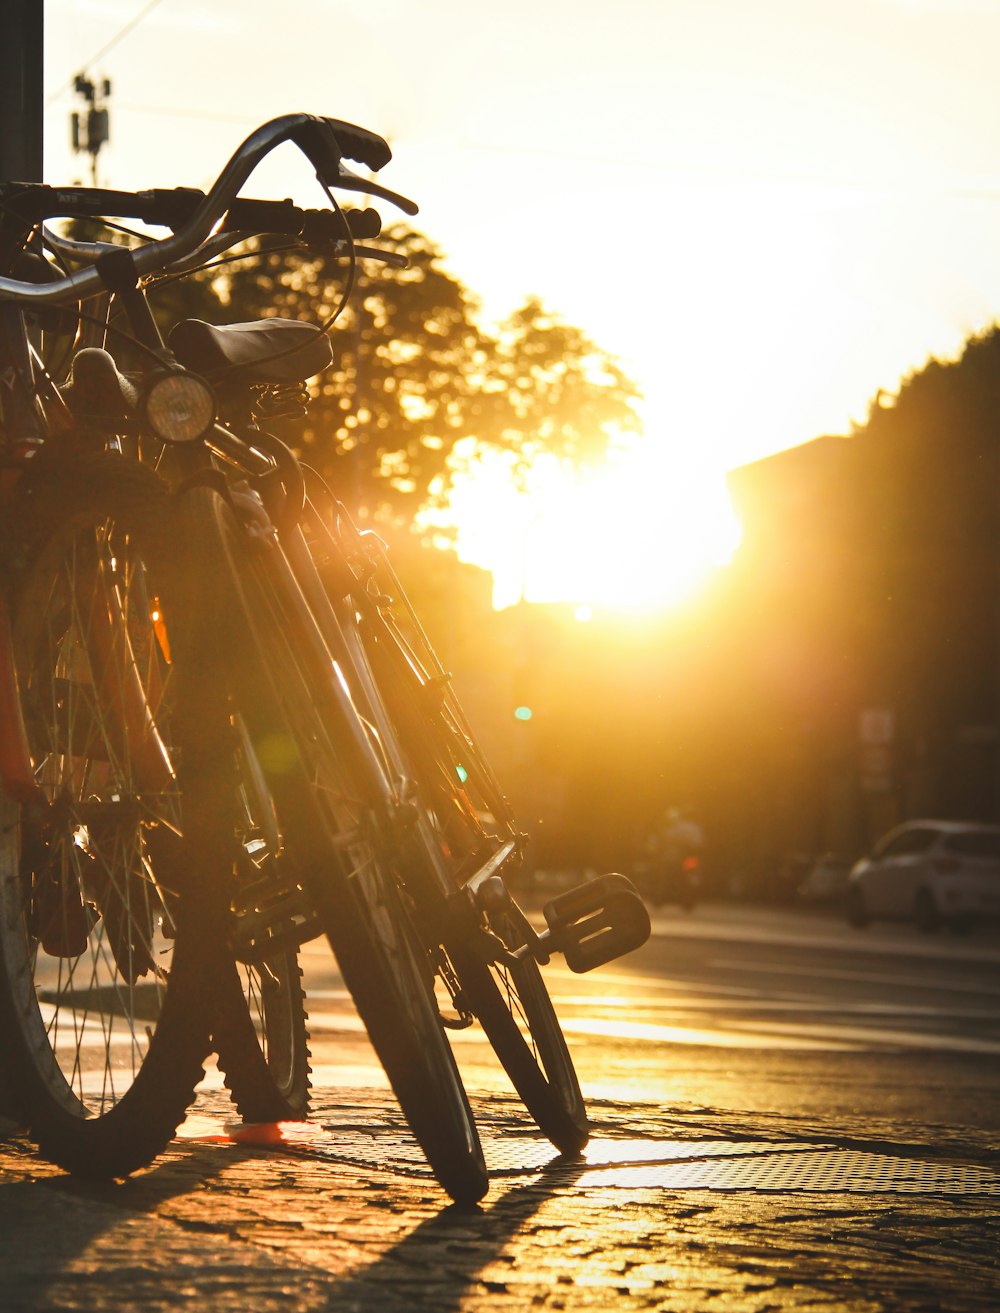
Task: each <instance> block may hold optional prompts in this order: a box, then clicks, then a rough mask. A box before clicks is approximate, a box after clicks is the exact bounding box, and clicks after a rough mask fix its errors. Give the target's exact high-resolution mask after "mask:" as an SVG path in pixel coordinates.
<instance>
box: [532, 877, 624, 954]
mask: <svg viewBox="0 0 1000 1313" xmlns="http://www.w3.org/2000/svg"><path fill="white" fill-rule="evenodd" d="M542 912H543V914H544V916H545V920H546V922H547V923H548V926H549V934H550V936H551V943H552V946H553V948H555V949H557V950H558V951H559V952H560V953H562V954H563V955H564V957H565V958H566V965H567V966H568V967H569V969H570V970H571V971H575V972H577V973H578V974H580V973H583V972H584V971H592V970H593V969H594V967H599V966H603V965H604V963H605V962H612V961H614V959H615V958H616V957H621V956H622V954H623V953H631V951H632V950H633V949H634V948H639V947H641V946H642V945H643V944H644V943H645V942H646V940H647V939H648V938H649V932H650V924H649V913H648V912H647V911H646V907H645V904H644V903H643V901H642V899H641V898H640V897H639V895H638V893H637V892H636V887H635V885H634V884H633V883H632V881H631V880H629V879H628V878H627V877H626V876H624V875H616V874H611V875H600V876H598V877H597V878H596V879H594V880H588V881H587V883H586V884H582V885H579V886H578V887H577V888H576V889H570V890H569V892H568V893H565V894H560V895H559V897H558V898H553V899H552V901H551V902H548V903H546V904H545V906H544V908H543V909H542Z"/></svg>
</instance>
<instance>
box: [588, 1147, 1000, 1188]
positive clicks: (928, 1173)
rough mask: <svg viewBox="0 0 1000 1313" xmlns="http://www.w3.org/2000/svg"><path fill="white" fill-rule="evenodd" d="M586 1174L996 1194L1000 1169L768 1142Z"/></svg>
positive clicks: (654, 1180)
mask: <svg viewBox="0 0 1000 1313" xmlns="http://www.w3.org/2000/svg"><path fill="white" fill-rule="evenodd" d="M586 1182H587V1184H588V1185H591V1186H624V1187H626V1188H628V1189H633V1190H641V1189H662V1190H757V1191H763V1192H776V1193H791V1194H801V1193H810V1194H959V1195H994V1196H995V1195H1000V1175H997V1173H996V1172H992V1171H989V1170H988V1169H987V1168H983V1167H971V1166H963V1165H961V1164H953V1163H937V1162H923V1161H919V1160H915V1159H912V1158H893V1157H890V1156H888V1155H886V1154H879V1153H865V1152H863V1151H861V1150H856V1149H819V1150H817V1149H814V1148H813V1147H812V1146H810V1147H808V1148H806V1147H804V1146H802V1147H798V1148H796V1149H794V1150H792V1151H789V1150H788V1149H787V1148H776V1149H773V1151H772V1152H770V1153H757V1154H753V1155H747V1156H742V1157H732V1158H698V1159H693V1160H690V1161H688V1162H683V1163H677V1162H674V1163H662V1162H661V1163H649V1164H646V1165H643V1166H628V1167H624V1168H623V1167H614V1168H599V1169H598V1170H596V1171H593V1172H587V1174H586Z"/></svg>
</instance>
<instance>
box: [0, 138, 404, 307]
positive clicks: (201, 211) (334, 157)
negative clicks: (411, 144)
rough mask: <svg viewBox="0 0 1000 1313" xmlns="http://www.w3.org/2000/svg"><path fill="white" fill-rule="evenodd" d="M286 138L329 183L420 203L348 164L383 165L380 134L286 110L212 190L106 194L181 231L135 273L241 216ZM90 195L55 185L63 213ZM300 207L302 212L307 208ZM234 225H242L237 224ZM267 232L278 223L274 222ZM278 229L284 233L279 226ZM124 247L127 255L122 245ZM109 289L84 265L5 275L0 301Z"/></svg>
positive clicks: (135, 264) (179, 254) (169, 261)
mask: <svg viewBox="0 0 1000 1313" xmlns="http://www.w3.org/2000/svg"><path fill="white" fill-rule="evenodd" d="M285 141H291V142H293V143H294V144H295V145H296V146H298V148H299V150H301V151H302V153H303V154H304V155H305V156H306V158H307V159H308V160H309V162H310V163H311V164H312V165H313V167H314V168H315V170H316V174H317V176H318V178H319V179H320V181H321V182H322V183H323V184H324V185H325V186H327V187H344V188H347V189H348V190H353V191H361V192H365V193H367V194H369V195H373V196H379V197H381V198H382V199H384V200H388V201H390V202H391V203H392V204H394V205H397V206H398V207H399V208H400V209H402V210H403V211H404V212H405V213H407V214H416V212H417V207H416V205H415V204H414V203H413V202H412V201H409V200H407V199H406V197H405V196H398V195H397V194H396V193H394V192H390V191H388V190H387V189H386V188H384V187H381V186H379V185H378V184H377V183H374V182H369V181H368V180H367V179H364V178H360V177H358V176H357V175H356V174H354V173H352V172H351V171H350V170H349V169H347V168H346V167H345V166H344V164H343V159H344V157H345V156H346V158H348V159H350V160H355V161H357V162H359V163H362V164H365V165H367V166H368V167H369V168H371V169H378V168H381V167H382V165H383V164H385V163H387V162H388V160H389V159H390V158H391V151H390V150H389V146H388V145H387V143H386V142H385V141H383V140H382V138H381V137H378V136H376V134H375V133H373V132H368V131H367V130H366V129H364V128H358V127H355V126H354V125H353V124H350V123H343V122H341V121H340V120H338V119H329V118H321V117H319V116H318V115H314V114H286V115H284V116H282V117H281V118H277V119H271V120H270V122H268V123H265V124H263V125H262V126H261V127H259V128H257V129H256V131H255V132H252V133H251V134H250V136H249V137H247V138H246V140H245V141H244V142H243V143H242V145H240V146H239V147H238V148H237V150H236V151H235V152H234V153H233V155H232V156H231V157H230V159H229V161H228V162H227V163H226V165H225V166H224V167H223V169H222V172H221V173H220V174H219V176H218V177H217V178H216V180H215V182H214V183H213V184H212V186H211V187H210V188H209V190H208V192H207V193H201V192H193V191H191V190H189V189H185V188H178V189H175V190H174V191H172V192H171V191H165V192H157V191H152V192H147V193H129V192H110V193H105V194H104V196H105V198H106V199H108V200H112V199H116V200H117V201H118V202H121V203H122V206H123V209H122V211H120V212H121V213H123V214H129V215H130V216H131V217H135V218H139V219H144V220H145V221H146V222H148V223H154V224H157V223H164V224H165V225H166V226H168V227H174V229H175V230H174V232H173V233H172V235H171V236H170V237H163V238H159V239H155V238H154V239H152V240H151V241H149V242H147V243H146V244H145V245H144V246H140V247H137V248H136V249H135V250H134V251H131V252H129V256H130V259H131V262H132V268H133V269H134V271H135V273H136V276H137V277H141V276H142V275H144V274H149V273H155V272H160V271H162V270H165V269H167V268H168V267H169V266H171V265H173V264H175V263H177V262H179V261H182V260H184V259H186V258H187V257H188V256H189V255H191V254H192V253H193V252H194V251H196V250H197V249H198V248H199V247H200V246H202V245H203V244H204V243H205V242H207V241H208V240H209V238H211V237H212V235H213V234H214V233H215V231H216V230H217V228H218V225H219V224H220V223H221V222H223V220H225V219H226V218H227V215H229V213H230V211H231V210H234V209H235V210H236V215H235V216H234V218H238V217H239V211H238V206H239V204H240V202H239V201H238V199H237V198H238V193H239V190H240V188H241V187H242V186H243V185H244V183H245V182H246V181H247V179H248V178H249V176H250V174H251V173H252V172H253V171H254V169H255V168H256V167H257V165H258V164H260V162H261V161H262V160H263V159H264V158H265V156H267V155H269V154H270V152H271V151H272V150H274V149H275V148H276V147H277V146H280V145H281V144H282V143H283V142H285ZM86 195H95V197H96V193H94V192H91V191H90V189H85V188H79V189H72V188H70V189H62V190H60V189H55V190H54V191H52V192H51V196H52V198H53V201H54V202H56V203H58V204H60V205H61V206H62V208H63V211H64V212H65V209H66V208H67V207H66V205H65V203H64V202H65V199H66V198H67V197H69V198H70V199H82V197H83V196H86ZM137 199H139V200H140V201H141V204H142V208H143V213H140V214H135V213H134V208H135V206H136V201H137ZM185 202H186V204H185ZM178 203H180V207H181V208H184V209H186V210H187V214H186V216H185V217H184V218H183V219H181V220H180V223H179V226H178ZM192 204H193V210H192V209H191V206H192ZM242 204H243V206H244V214H246V213H247V210H246V207H248V206H254V205H256V206H266V207H268V214H269V215H271V216H272V219H271V220H269V224H270V222H272V221H273V219H274V218H276V217H279V216H288V217H290V216H291V211H294V210H296V209H297V207H294V206H292V204H291V202H290V201H257V202H251V201H244V202H242ZM130 206H131V207H132V208H131V209H130V208H129V207H130ZM167 210H171V211H172V213H171V215H170V217H169V218H168V217H165V216H166V212H167ZM78 212H79V211H78ZM114 212H115V209H114V208H113V207H112V208H110V209H108V208H104V213H105V214H107V213H114ZM298 213H299V215H301V214H302V213H303V211H298ZM262 214H263V212H262V211H260V210H258V211H257V215H258V217H262ZM38 217H41V216H38ZM94 217H100V211H96V210H95V211H94ZM232 226H233V227H236V224H235V223H234V224H232ZM265 230H266V231H274V230H275V229H274V228H271V227H269V226H268V227H266V228H265ZM277 230H278V231H284V229H280V228H279V229H277ZM296 231H298V230H296ZM122 249H123V253H124V248H122ZM105 290H107V285H106V283H105V281H104V278H103V275H102V272H101V270H100V269H99V268H96V267H89V268H85V269H79V270H77V271H76V272H75V273H71V274H66V275H65V276H63V277H61V278H55V279H53V280H52V281H51V282H45V283H29V282H24V281H22V280H21V279H18V278H7V277H3V276H0V300H16V301H22V302H25V303H28V304H53V305H62V304H64V303H65V302H68V301H77V300H84V299H86V298H87V297H90V296H94V295H97V294H98V293H100V292H103V291H105Z"/></svg>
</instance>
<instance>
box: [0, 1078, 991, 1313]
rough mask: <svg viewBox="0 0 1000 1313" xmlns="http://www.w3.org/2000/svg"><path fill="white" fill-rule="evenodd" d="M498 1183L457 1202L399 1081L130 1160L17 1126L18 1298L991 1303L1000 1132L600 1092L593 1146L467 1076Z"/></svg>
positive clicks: (269, 1305)
mask: <svg viewBox="0 0 1000 1313" xmlns="http://www.w3.org/2000/svg"><path fill="white" fill-rule="evenodd" d="M473 1102H474V1106H475V1110H476V1113H477V1116H478V1117H479V1120H480V1126H481V1131H482V1136H483V1142H484V1148H485V1151H486V1155H487V1160H488V1162H489V1165H490V1167H491V1175H492V1180H493V1184H492V1187H491V1190H490V1193H489V1195H488V1196H487V1198H486V1199H485V1200H484V1202H483V1205H482V1206H481V1207H479V1208H477V1209H474V1210H471V1211H462V1210H459V1209H457V1208H454V1207H449V1206H447V1201H446V1199H445V1197H444V1196H443V1194H442V1193H441V1192H440V1190H439V1189H438V1188H437V1186H436V1185H435V1183H434V1181H433V1179H432V1178H431V1177H430V1176H429V1173H428V1172H427V1170H426V1167H425V1166H424V1165H423V1163H422V1160H421V1158H420V1156H419V1154H418V1153H417V1152H416V1151H415V1148H414V1146H413V1144H412V1142H411V1141H410V1139H409V1136H408V1134H407V1132H406V1129H405V1126H404V1125H403V1124H402V1122H401V1119H400V1117H399V1114H398V1111H397V1110H396V1108H395V1105H394V1104H393V1103H392V1101H391V1099H390V1098H389V1097H388V1095H387V1094H385V1093H384V1092H382V1091H380V1090H370V1089H363V1090H351V1091H339V1092H333V1091H330V1090H322V1091H319V1092H317V1095H316V1098H315V1112H314V1121H313V1122H312V1123H310V1124H309V1125H308V1126H305V1127H299V1128H288V1129H287V1132H286V1139H285V1142H284V1143H283V1144H282V1145H280V1146H278V1147H274V1148H270V1149H267V1148H256V1147H253V1146H250V1145H241V1144H235V1143H233V1142H232V1141H231V1140H228V1139H227V1138H225V1136H224V1123H225V1119H226V1117H227V1116H228V1110H227V1109H228V1104H227V1103H226V1101H225V1099H224V1097H223V1095H222V1094H221V1093H218V1092H214V1091H208V1092H206V1093H203V1094H202V1095H201V1096H200V1097H199V1102H198V1105H197V1106H196V1109H195V1114H194V1115H193V1116H192V1118H190V1119H189V1121H188V1123H187V1124H186V1126H185V1128H184V1133H183V1137H182V1138H179V1139H178V1140H177V1141H175V1142H174V1144H173V1145H172V1146H171V1148H170V1150H169V1151H168V1152H167V1153H166V1154H165V1155H164V1156H163V1158H162V1159H160V1160H159V1162H158V1163H156V1164H155V1165H154V1166H153V1167H152V1168H151V1169H149V1170H148V1171H146V1172H144V1173H141V1174H140V1175H138V1176H136V1177H133V1178H132V1179H131V1180H130V1181H128V1182H125V1183H121V1184H92V1183H83V1182H77V1181H73V1180H70V1179H69V1178H67V1177H66V1176H64V1175H63V1174H61V1173H60V1172H58V1171H57V1170H55V1169H53V1168H51V1167H49V1166H48V1165H46V1164H44V1163H42V1162H40V1161H39V1160H38V1159H37V1158H35V1157H34V1156H33V1154H32V1153H31V1151H30V1149H29V1147H28V1146H26V1145H25V1144H23V1143H22V1142H19V1141H17V1140H9V1141H6V1142H2V1143H0V1271H2V1273H3V1287H2V1294H0V1309H2V1310H3V1311H4V1313H22V1310H23V1311H24V1313H28V1310H48V1309H60V1310H62V1309H81V1310H83V1309H87V1310H90V1309H93V1310H97V1309H101V1310H103V1309H109V1310H110V1309H114V1310H115V1311H116V1313H123V1311H125V1310H140V1309H141V1310H161V1309H162V1310H167V1309H170V1310H173V1309H177V1308H179V1307H181V1306H182V1305H183V1306H197V1307H201V1308H204V1309H209V1310H215V1309H233V1310H240V1311H241V1313H258V1311H259V1313H264V1311H265V1310H267V1311H268V1313H270V1310H284V1309H288V1310H296V1311H298V1310H303V1311H305V1310H320V1309H323V1310H333V1311H338V1313H339V1311H340V1310H345V1311H346V1310H355V1309H356V1310H365V1313H368V1311H369V1310H373V1311H378V1313H381V1311H382V1310H392V1311H393V1313H395V1311H396V1310H398V1311H399V1313H403V1310H412V1309H428V1310H435V1311H436V1313H451V1311H456V1313H457V1311H458V1310H468V1311H470V1313H471V1311H476V1313H478V1311H479V1310H484V1311H485V1310H487V1309H489V1310H491V1313H498V1311H500V1310H510V1313H515V1311H516V1313H523V1311H524V1310H528V1309H553V1310H557V1309H558V1310H608V1309H612V1308H613V1309H614V1310H616V1313H618V1311H620V1313H631V1311H632V1310H649V1309H657V1310H671V1311H673V1310H676V1311H677V1313H690V1311H691V1310H714V1309H718V1310H725V1313H751V1311H752V1313H765V1311H766V1310H779V1309H781V1310H783V1309H796V1310H798V1309H809V1310H830V1311H831V1313H832V1311H833V1310H837V1313H875V1311H876V1310H886V1311H887V1313H888V1311H889V1310H891V1311H892V1313H910V1311H912V1313H917V1310H923V1311H928V1310H952V1309H953V1310H955V1311H956V1313H959V1310H961V1311H962V1313H968V1311H969V1310H974V1311H975V1310H983V1313H986V1311H987V1310H989V1311H990V1313H993V1310H995V1309H996V1308H997V1306H998V1291H1000V1265H998V1254H1000V1208H998V1202H1000V1136H992V1135H990V1134H987V1133H985V1132H968V1133H965V1134H962V1133H959V1132H953V1133H951V1134H950V1135H946V1134H945V1133H944V1131H943V1128H941V1127H919V1126H916V1127H915V1126H913V1125H912V1124H909V1125H907V1127H906V1134H905V1136H900V1135H899V1134H898V1130H896V1129H895V1128H894V1127H893V1125H892V1124H888V1123H887V1124H885V1125H873V1124H871V1123H866V1124H855V1125H850V1124H847V1125H844V1124H841V1125H839V1126H837V1127H833V1126H816V1125H812V1126H809V1127H806V1126H804V1125H801V1124H797V1123H796V1122H795V1121H794V1120H793V1119H789V1118H783V1117H782V1118H779V1117H761V1116H755V1117H749V1116H747V1117H741V1116H740V1115H739V1114H734V1113H726V1114H722V1115H720V1114H713V1113H712V1112H710V1111H709V1110H706V1109H693V1108H677V1107H674V1108H666V1109H659V1108H655V1107H653V1106H650V1105H636V1104H626V1103H612V1102H593V1103H592V1105H591V1113H592V1117H593V1119H594V1121H595V1133H594V1139H593V1141H592V1143H591V1145H590V1146H589V1147H588V1150H587V1151H586V1156H585V1158H584V1159H583V1160H582V1161H579V1162H568V1161H562V1160H557V1159H555V1158H554V1157H553V1154H552V1152H551V1150H550V1149H549V1148H548V1146H547V1145H546V1144H545V1143H544V1142H542V1141H540V1140H538V1139H536V1138H534V1137H532V1136H531V1134H530V1128H529V1125H528V1123H527V1122H526V1120H525V1118H524V1116H523V1114H522V1113H520V1112H519V1110H518V1106H517V1104H516V1103H515V1102H514V1101H513V1100H508V1099H506V1098H496V1097H493V1098H490V1099H489V1100H488V1101H486V1100H475V1099H474V1100H473Z"/></svg>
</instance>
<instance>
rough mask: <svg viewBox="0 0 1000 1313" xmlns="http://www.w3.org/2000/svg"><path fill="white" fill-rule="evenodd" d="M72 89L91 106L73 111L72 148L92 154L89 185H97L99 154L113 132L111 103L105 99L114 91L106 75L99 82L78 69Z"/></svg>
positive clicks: (71, 126)
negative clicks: (111, 128)
mask: <svg viewBox="0 0 1000 1313" xmlns="http://www.w3.org/2000/svg"><path fill="white" fill-rule="evenodd" d="M73 90H74V91H75V92H76V94H77V95H78V96H82V97H83V99H84V100H85V101H86V102H87V106H88V108H87V109H86V110H84V111H83V112H82V113H81V112H78V111H77V110H74V111H73V113H72V114H71V115H70V119H69V123H70V132H71V135H72V142H73V150H74V152H75V153H76V154H77V155H79V154H80V153H81V152H82V151H86V152H87V154H88V155H89V156H90V185H91V186H92V187H96V186H97V157H98V155H99V154H100V152H101V147H102V146H105V145H107V142H108V138H109V136H110V122H109V117H108V107H107V105H106V104H105V103H104V102H105V100H106V99H107V98H108V96H110V95H111V83H110V82H109V81H108V79H107V78H104V79H103V81H101V82H100V83H95V82H91V80H90V78H89V77H86V76H85V75H84V74H83V73H77V75H76V77H75V78H74V80H73Z"/></svg>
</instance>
